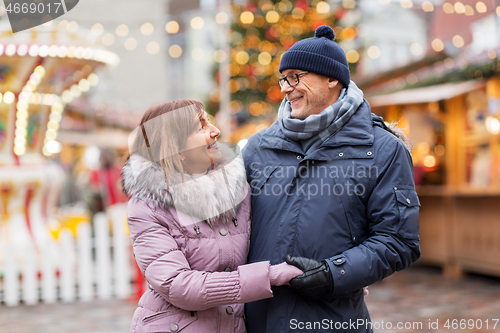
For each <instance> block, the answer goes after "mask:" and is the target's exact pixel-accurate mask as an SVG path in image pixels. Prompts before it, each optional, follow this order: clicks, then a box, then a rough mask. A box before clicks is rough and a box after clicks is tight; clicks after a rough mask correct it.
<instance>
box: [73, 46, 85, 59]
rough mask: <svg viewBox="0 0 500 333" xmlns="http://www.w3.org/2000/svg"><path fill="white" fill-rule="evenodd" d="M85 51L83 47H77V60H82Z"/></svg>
mask: <svg viewBox="0 0 500 333" xmlns="http://www.w3.org/2000/svg"><path fill="white" fill-rule="evenodd" d="M83 50H84V49H83V47H81V46H79V47H77V48H76V50H75V58H76V59H81V58H83Z"/></svg>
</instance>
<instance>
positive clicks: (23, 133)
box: [15, 127, 26, 137]
mask: <svg viewBox="0 0 500 333" xmlns="http://www.w3.org/2000/svg"><path fill="white" fill-rule="evenodd" d="M15 134H16V136H23V137H24V136H26V128H24V127H18V128H16V132H15Z"/></svg>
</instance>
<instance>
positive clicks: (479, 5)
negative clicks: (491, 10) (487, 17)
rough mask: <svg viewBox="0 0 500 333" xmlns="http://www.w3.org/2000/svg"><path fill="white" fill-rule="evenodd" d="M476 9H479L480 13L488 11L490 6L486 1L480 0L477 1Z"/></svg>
mask: <svg viewBox="0 0 500 333" xmlns="http://www.w3.org/2000/svg"><path fill="white" fill-rule="evenodd" d="M476 10H477V12H478V13H486V12H487V11H488V8H487V7H486V5H485V4H484V2H482V1H478V2H477V3H476Z"/></svg>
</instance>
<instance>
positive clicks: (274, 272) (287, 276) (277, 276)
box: [269, 262, 304, 286]
mask: <svg viewBox="0 0 500 333" xmlns="http://www.w3.org/2000/svg"><path fill="white" fill-rule="evenodd" d="M302 274H304V272H303V271H301V270H300V269H298V268H297V267H295V266H293V265H289V264H287V263H286V262H282V263H281V264H278V265H272V266H271V267H269V280H271V286H283V285H289V282H290V280H291V279H293V278H294V277H296V276H299V275H302Z"/></svg>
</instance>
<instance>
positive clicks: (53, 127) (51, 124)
mask: <svg viewBox="0 0 500 333" xmlns="http://www.w3.org/2000/svg"><path fill="white" fill-rule="evenodd" d="M47 128H48V129H51V130H53V131H57V130H58V129H59V123H58V122H55V121H52V120H50V121H49V122H48V123H47Z"/></svg>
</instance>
